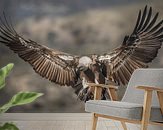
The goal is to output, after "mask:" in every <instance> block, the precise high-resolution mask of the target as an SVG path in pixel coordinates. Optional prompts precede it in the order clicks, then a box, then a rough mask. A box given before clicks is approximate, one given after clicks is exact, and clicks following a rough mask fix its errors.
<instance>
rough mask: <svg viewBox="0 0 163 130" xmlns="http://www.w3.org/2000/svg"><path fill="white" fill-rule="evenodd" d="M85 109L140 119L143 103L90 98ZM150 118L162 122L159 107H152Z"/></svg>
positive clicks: (162, 117) (130, 118) (162, 118)
mask: <svg viewBox="0 0 163 130" xmlns="http://www.w3.org/2000/svg"><path fill="white" fill-rule="evenodd" d="M85 110H86V111H87V112H93V113H97V114H102V115H108V116H113V117H120V118H125V119H129V120H141V118H142V111H143V105H142V104H136V103H129V102H118V101H106V100H90V101H87V102H86V104H85ZM150 120H151V121H155V122H163V116H162V114H161V111H160V108H156V107H153V108H152V111H151V119H150Z"/></svg>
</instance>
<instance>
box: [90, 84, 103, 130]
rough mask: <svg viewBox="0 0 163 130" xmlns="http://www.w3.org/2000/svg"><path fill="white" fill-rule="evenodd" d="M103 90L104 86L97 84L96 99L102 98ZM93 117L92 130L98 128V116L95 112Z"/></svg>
mask: <svg viewBox="0 0 163 130" xmlns="http://www.w3.org/2000/svg"><path fill="white" fill-rule="evenodd" d="M101 92H102V88H100V87H96V86H95V91H94V100H101ZM92 118H93V119H92V130H96V127H97V121H98V116H97V115H96V114H95V113H93V115H92Z"/></svg>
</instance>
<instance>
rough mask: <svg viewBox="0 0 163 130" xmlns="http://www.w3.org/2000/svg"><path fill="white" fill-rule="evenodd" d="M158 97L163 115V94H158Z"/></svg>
mask: <svg viewBox="0 0 163 130" xmlns="http://www.w3.org/2000/svg"><path fill="white" fill-rule="evenodd" d="M157 96H158V100H159V103H160V108H161V112H162V114H163V92H157Z"/></svg>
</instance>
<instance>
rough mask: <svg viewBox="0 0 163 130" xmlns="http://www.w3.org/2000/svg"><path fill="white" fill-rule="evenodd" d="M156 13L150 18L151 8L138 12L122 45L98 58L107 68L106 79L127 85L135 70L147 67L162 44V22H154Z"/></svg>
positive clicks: (156, 16)
mask: <svg viewBox="0 0 163 130" xmlns="http://www.w3.org/2000/svg"><path fill="white" fill-rule="evenodd" d="M157 18H158V13H156V14H155V16H153V17H152V8H151V7H150V8H149V10H148V9H147V6H146V7H145V9H144V11H143V13H142V12H141V10H140V11H139V14H138V18H137V22H136V26H135V28H134V31H133V33H132V34H131V35H130V36H126V37H125V38H124V41H123V43H122V45H121V46H120V47H119V48H117V49H115V50H114V51H113V52H112V53H108V54H105V55H102V56H99V60H102V61H104V62H105V63H106V64H107V67H108V72H107V73H108V77H109V78H112V80H114V81H115V82H117V83H118V84H121V85H125V84H127V83H128V81H129V79H130V77H131V74H132V73H133V71H134V70H135V69H137V68H145V67H147V63H148V62H151V61H152V60H153V59H154V58H155V57H156V56H157V53H158V49H159V48H160V47H161V44H162V42H163V25H162V24H163V20H161V21H160V22H156V21H157Z"/></svg>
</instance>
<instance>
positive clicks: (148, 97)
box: [141, 90, 152, 130]
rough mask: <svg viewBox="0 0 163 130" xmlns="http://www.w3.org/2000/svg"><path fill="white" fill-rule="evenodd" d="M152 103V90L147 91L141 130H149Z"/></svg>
mask: <svg viewBox="0 0 163 130" xmlns="http://www.w3.org/2000/svg"><path fill="white" fill-rule="evenodd" d="M151 102H152V90H145V94H144V105H143V116H142V121H141V130H147V127H148V124H149V120H150V113H151Z"/></svg>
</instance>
